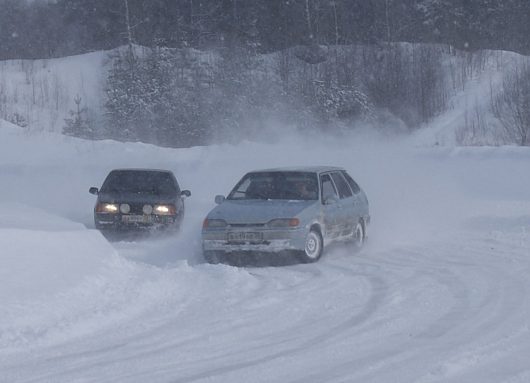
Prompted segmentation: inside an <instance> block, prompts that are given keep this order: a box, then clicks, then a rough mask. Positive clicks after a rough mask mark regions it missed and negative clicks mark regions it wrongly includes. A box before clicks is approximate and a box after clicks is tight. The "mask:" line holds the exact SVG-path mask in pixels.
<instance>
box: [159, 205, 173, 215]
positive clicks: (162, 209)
mask: <svg viewBox="0 0 530 383" xmlns="http://www.w3.org/2000/svg"><path fill="white" fill-rule="evenodd" d="M154 212H155V214H159V215H175V213H176V208H175V206H174V205H156V206H155V208H154Z"/></svg>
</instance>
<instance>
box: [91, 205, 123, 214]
mask: <svg viewBox="0 0 530 383" xmlns="http://www.w3.org/2000/svg"><path fill="white" fill-rule="evenodd" d="M118 210H119V207H118V204H115V203H98V204H97V205H96V213H111V214H112V213H117V212H118Z"/></svg>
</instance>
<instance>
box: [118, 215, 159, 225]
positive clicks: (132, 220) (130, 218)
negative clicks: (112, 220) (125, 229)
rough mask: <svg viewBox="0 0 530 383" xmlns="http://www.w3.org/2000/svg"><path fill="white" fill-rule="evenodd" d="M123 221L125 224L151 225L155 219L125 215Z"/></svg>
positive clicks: (147, 216) (146, 216) (145, 216)
mask: <svg viewBox="0 0 530 383" xmlns="http://www.w3.org/2000/svg"><path fill="white" fill-rule="evenodd" d="M121 220H122V222H123V223H151V222H152V221H153V217H152V216H150V215H124V216H122V217H121Z"/></svg>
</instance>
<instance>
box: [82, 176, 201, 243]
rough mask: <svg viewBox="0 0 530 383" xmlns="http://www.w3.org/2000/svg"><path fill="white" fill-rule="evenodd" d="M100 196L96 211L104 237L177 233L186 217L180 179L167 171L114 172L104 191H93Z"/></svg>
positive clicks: (109, 177) (186, 191)
mask: <svg viewBox="0 0 530 383" xmlns="http://www.w3.org/2000/svg"><path fill="white" fill-rule="evenodd" d="M89 192H90V193H91V194H95V195H97V196H98V198H97V201H96V206H95V207H94V222H95V225H96V228H97V229H99V230H101V231H102V232H103V233H104V234H112V233H117V232H124V231H134V230H136V231H138V230H146V229H178V228H179V227H180V224H181V222H182V219H183V217H184V197H189V196H190V195H191V193H190V191H189V190H183V191H181V190H180V187H179V184H178V182H177V179H176V178H175V176H174V175H173V173H172V172H170V171H168V170H154V169H116V170H112V171H111V172H110V173H109V175H108V176H107V178H105V181H104V182H103V185H102V186H101V189H98V188H96V187H91V188H90V190H89Z"/></svg>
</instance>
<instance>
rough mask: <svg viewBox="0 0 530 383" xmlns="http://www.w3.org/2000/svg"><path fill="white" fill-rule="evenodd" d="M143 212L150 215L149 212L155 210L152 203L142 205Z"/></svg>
mask: <svg viewBox="0 0 530 383" xmlns="http://www.w3.org/2000/svg"><path fill="white" fill-rule="evenodd" d="M142 212H143V213H144V214H147V215H149V214H151V213H152V212H153V207H152V206H151V205H144V206H143V207H142Z"/></svg>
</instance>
